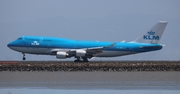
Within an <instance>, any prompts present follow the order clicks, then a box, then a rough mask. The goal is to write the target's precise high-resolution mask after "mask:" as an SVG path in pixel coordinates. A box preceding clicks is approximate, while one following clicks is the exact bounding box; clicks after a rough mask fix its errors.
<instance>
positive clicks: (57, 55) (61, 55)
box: [56, 52, 69, 59]
mask: <svg viewBox="0 0 180 94" xmlns="http://www.w3.org/2000/svg"><path fill="white" fill-rule="evenodd" d="M68 55H69V54H68V53H66V52H57V53H56V58H58V59H65V58H66V57H67V56H68Z"/></svg>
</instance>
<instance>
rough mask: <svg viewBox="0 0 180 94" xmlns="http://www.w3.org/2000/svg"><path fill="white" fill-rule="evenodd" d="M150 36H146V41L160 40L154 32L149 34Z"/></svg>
mask: <svg viewBox="0 0 180 94" xmlns="http://www.w3.org/2000/svg"><path fill="white" fill-rule="evenodd" d="M147 33H148V35H144V37H143V39H145V40H159V36H156V35H155V34H156V32H153V31H152V30H151V31H149V32H147Z"/></svg>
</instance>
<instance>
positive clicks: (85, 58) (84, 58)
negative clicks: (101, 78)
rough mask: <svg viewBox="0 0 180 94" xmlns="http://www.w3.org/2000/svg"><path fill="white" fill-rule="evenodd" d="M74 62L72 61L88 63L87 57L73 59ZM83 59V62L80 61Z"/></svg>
mask: <svg viewBox="0 0 180 94" xmlns="http://www.w3.org/2000/svg"><path fill="white" fill-rule="evenodd" d="M75 58H76V60H74V62H89V61H88V59H87V57H75ZM81 59H83V60H81Z"/></svg>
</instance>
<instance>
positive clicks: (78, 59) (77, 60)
mask: <svg viewBox="0 0 180 94" xmlns="http://www.w3.org/2000/svg"><path fill="white" fill-rule="evenodd" d="M75 58H77V59H76V60H74V62H82V61H81V60H80V57H75Z"/></svg>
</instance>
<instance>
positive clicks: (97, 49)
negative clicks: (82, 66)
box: [51, 43, 116, 55]
mask: <svg viewBox="0 0 180 94" xmlns="http://www.w3.org/2000/svg"><path fill="white" fill-rule="evenodd" d="M115 45H116V43H113V44H111V45H108V46H102V47H92V48H82V49H67V50H66V49H58V48H57V49H52V50H51V52H53V53H55V52H58V51H63V52H67V53H70V54H75V53H76V51H77V50H83V51H86V52H87V53H89V54H92V55H94V54H98V53H101V52H102V49H103V48H111V47H114V46H115Z"/></svg>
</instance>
